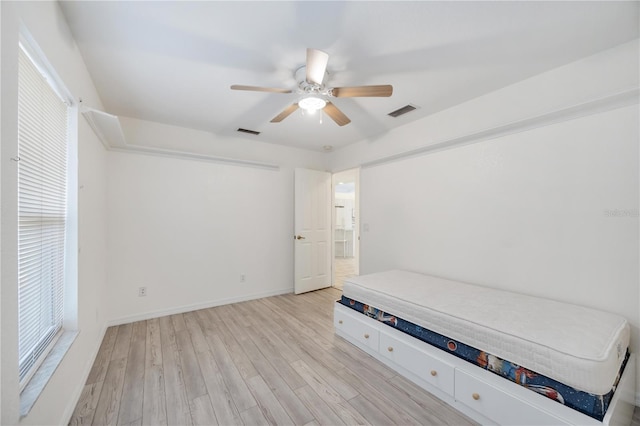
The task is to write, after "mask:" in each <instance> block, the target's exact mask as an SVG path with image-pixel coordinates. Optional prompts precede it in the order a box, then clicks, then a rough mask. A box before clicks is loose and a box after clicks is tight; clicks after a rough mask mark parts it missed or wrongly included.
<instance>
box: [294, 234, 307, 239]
mask: <svg viewBox="0 0 640 426" xmlns="http://www.w3.org/2000/svg"><path fill="white" fill-rule="evenodd" d="M293 238H295V239H296V240H304V239H305V238H304V237H303V236H302V235H297V236H295V237H293Z"/></svg>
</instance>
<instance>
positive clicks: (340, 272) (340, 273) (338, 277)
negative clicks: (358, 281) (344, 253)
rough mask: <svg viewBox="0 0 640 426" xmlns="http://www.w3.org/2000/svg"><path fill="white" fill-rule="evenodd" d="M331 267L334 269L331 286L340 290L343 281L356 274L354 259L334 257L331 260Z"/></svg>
mask: <svg viewBox="0 0 640 426" xmlns="http://www.w3.org/2000/svg"><path fill="white" fill-rule="evenodd" d="M333 266H334V268H335V273H334V275H335V277H334V280H333V286H334V287H335V288H337V289H340V290H341V289H342V287H343V285H344V280H345V279H346V278H349V277H353V276H354V275H355V274H356V259H355V257H336V258H334V260H333Z"/></svg>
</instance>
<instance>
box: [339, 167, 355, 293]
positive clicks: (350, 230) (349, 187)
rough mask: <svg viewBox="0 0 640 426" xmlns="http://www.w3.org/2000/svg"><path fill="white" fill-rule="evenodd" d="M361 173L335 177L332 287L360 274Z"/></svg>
mask: <svg viewBox="0 0 640 426" xmlns="http://www.w3.org/2000/svg"><path fill="white" fill-rule="evenodd" d="M359 172H360V170H359V169H351V170H346V171H344V172H340V173H336V174H334V175H333V207H334V208H333V286H334V287H336V288H338V289H342V286H343V283H344V280H345V279H346V278H349V277H352V276H355V275H358V273H359V251H360V250H359V249H360V245H359V241H360V233H359V223H360V218H359V210H360V209H359V207H360V206H359V201H360V200H359V197H358V186H359Z"/></svg>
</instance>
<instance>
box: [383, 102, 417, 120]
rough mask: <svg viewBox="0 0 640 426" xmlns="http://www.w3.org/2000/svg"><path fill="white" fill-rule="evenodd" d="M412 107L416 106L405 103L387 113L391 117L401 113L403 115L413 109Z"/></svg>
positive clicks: (398, 115)
mask: <svg viewBox="0 0 640 426" xmlns="http://www.w3.org/2000/svg"><path fill="white" fill-rule="evenodd" d="M414 109H416V107H414V106H413V105H405V106H403V107H402V108H399V109H397V110H395V111H391V112H390V113H389V114H387V115H390V116H391V117H400V116H401V115H404V114H406V113H408V112H411V111H413V110H414Z"/></svg>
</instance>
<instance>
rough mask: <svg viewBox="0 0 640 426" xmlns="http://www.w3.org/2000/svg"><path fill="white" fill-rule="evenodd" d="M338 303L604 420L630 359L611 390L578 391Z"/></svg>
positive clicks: (357, 305) (364, 308) (359, 306)
mask: <svg viewBox="0 0 640 426" xmlns="http://www.w3.org/2000/svg"><path fill="white" fill-rule="evenodd" d="M338 303H341V304H342V305H344V306H346V307H348V308H351V309H353V310H355V311H357V312H360V313H362V314H364V315H366V316H368V317H370V318H373V319H375V320H378V321H380V322H382V323H383V324H386V325H388V326H389V327H393V328H395V329H397V330H399V331H401V332H403V333H406V334H408V335H410V336H412V337H415V338H416V339H419V340H422V341H423V342H426V343H428V344H430V345H432V346H435V347H436V348H438V349H441V350H443V351H445V352H448V353H450V354H452V355H454V356H457V357H458V358H461V359H463V360H465V361H468V362H470V363H473V364H475V365H477V366H479V367H481V368H483V369H485V370H488V371H491V372H492V373H494V374H497V375H499V376H501V377H503V378H506V379H508V380H510V381H512V382H514V383H517V384H519V385H521V386H523V387H525V388H527V389H529V390H531V391H533V392H536V393H539V394H541V395H544V396H546V397H547V398H550V399H553V400H554V401H557V402H558V403H560V404H564V405H566V406H567V407H570V408H573V409H574V410H577V411H579V412H581V413H584V414H586V415H588V416H589V417H593V418H594V419H596V420H598V421H602V419H603V418H604V415H605V413H606V412H607V408H608V407H609V404H610V402H611V398H613V393H614V392H615V390H616V387H617V385H618V381H619V380H620V377H621V376H622V372H623V371H624V367H625V366H626V364H627V360H628V359H629V352H628V351H627V353H626V356H625V359H624V361H623V363H622V366H621V367H620V371H619V373H618V376H617V378H616V381H615V383H614V385H613V387H612V389H611V391H609V392H608V393H607V394H606V395H594V394H590V393H587V392H583V391H579V390H577V389H574V388H572V387H570V386H567V385H565V384H562V383H560V382H558V381H556V380H553V379H550V378H549V377H546V376H543V375H541V374H538V373H536V372H535V371H531V370H528V369H526V368H524V367H521V366H519V365H516V364H513V363H512V362H509V361H507V360H504V359H501V358H499V357H497V356H495V355H492V354H490V353H487V352H485V351H481V350H479V349H476V348H474V347H471V346H468V345H465V344H464V343H461V342H458V341H456V340H453V339H450V338H448V337H447V336H443V335H441V334H438V333H435V332H433V331H431V330H428V329H426V328H423V327H421V326H419V325H416V324H413V323H411V322H408V321H405V320H403V319H402V318H398V317H396V316H394V315H393V314H390V313H387V312H383V311H381V310H379V309H377V308H374V307H372V306H369V305H365V304H363V303H361V302H358V301H356V300H353V299H349V298H347V297H344V296H342V298H341V299H340V300H339V301H338Z"/></svg>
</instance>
